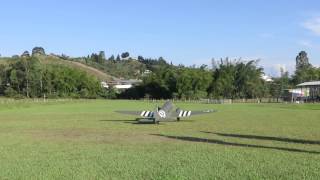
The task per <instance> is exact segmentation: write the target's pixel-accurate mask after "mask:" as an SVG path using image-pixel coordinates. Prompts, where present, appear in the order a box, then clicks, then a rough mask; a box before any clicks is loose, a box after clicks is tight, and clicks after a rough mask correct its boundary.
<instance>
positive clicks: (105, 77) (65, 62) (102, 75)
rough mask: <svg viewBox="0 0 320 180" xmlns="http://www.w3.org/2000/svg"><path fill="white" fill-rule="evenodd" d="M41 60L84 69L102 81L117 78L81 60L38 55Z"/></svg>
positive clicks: (44, 62) (6, 62)
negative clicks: (80, 61) (75, 60)
mask: <svg viewBox="0 0 320 180" xmlns="http://www.w3.org/2000/svg"><path fill="white" fill-rule="evenodd" d="M38 58H39V60H40V62H41V63H43V64H59V65H64V66H68V67H71V68H75V69H79V70H81V71H84V72H86V73H88V74H90V75H92V76H94V77H96V78H97V79H99V80H101V81H111V80H113V79H115V78H114V77H113V76H111V75H109V74H107V73H105V72H102V71H100V70H98V69H96V68H94V67H90V66H87V65H85V64H82V63H79V62H74V61H68V60H63V59H60V58H58V57H54V56H38ZM11 60H12V58H1V60H0V64H8V63H10V61H11Z"/></svg>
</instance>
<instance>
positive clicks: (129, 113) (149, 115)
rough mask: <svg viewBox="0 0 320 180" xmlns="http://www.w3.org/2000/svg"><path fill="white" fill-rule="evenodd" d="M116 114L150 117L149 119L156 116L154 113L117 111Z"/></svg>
mask: <svg viewBox="0 0 320 180" xmlns="http://www.w3.org/2000/svg"><path fill="white" fill-rule="evenodd" d="M116 112H117V113H120V114H126V115H134V116H141V117H149V118H151V117H153V116H154V112H153V111H116Z"/></svg>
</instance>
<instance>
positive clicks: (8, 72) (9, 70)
mask: <svg viewBox="0 0 320 180" xmlns="http://www.w3.org/2000/svg"><path fill="white" fill-rule="evenodd" d="M0 77H1V79H0V94H2V95H5V96H8V97H16V98H19V97H21V98H22V97H27V98H35V97H49V98H50V97H74V98H97V97H101V96H104V95H105V92H104V90H103V89H102V88H101V86H100V81H98V79H97V78H96V77H94V76H91V75H89V74H87V73H86V72H84V71H81V70H79V69H76V68H71V67H68V66H65V65H62V64H47V63H42V62H41V61H40V60H39V58H37V57H34V56H32V57H27V58H26V57H22V58H17V59H11V61H10V63H8V64H7V65H3V64H2V65H0Z"/></svg>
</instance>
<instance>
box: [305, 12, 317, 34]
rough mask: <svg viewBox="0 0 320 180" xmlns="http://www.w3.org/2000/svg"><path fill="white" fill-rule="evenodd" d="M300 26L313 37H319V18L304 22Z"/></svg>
mask: <svg viewBox="0 0 320 180" xmlns="http://www.w3.org/2000/svg"><path fill="white" fill-rule="evenodd" d="M302 26H303V27H304V28H306V29H308V30H309V31H311V32H313V33H314V34H315V35H318V36H320V16H317V17H313V18H311V19H308V20H306V21H305V22H304V23H303V24H302Z"/></svg>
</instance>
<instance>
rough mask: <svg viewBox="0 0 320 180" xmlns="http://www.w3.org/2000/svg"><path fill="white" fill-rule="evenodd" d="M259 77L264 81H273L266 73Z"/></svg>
mask: <svg viewBox="0 0 320 180" xmlns="http://www.w3.org/2000/svg"><path fill="white" fill-rule="evenodd" d="M261 79H263V80H264V81H266V82H273V79H272V78H271V77H270V76H267V75H261Z"/></svg>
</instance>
